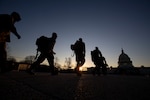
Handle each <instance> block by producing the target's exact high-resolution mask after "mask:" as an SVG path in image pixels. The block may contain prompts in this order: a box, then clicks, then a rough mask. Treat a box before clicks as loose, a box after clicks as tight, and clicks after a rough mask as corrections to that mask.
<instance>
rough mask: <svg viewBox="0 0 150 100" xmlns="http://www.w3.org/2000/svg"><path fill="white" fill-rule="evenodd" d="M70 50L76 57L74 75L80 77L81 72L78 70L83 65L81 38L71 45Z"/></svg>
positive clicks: (83, 54)
mask: <svg viewBox="0 0 150 100" xmlns="http://www.w3.org/2000/svg"><path fill="white" fill-rule="evenodd" d="M71 49H72V50H73V51H74V52H75V55H76V62H77V65H76V68H75V70H76V73H77V75H79V76H80V75H81V72H80V70H79V68H80V67H81V66H83V64H84V63H85V52H86V51H85V43H84V42H83V41H82V38H79V40H77V41H76V42H75V44H72V45H71Z"/></svg>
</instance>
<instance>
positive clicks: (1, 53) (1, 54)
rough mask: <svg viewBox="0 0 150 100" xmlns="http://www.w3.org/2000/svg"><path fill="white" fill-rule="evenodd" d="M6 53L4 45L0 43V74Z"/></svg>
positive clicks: (4, 65) (4, 63)
mask: <svg viewBox="0 0 150 100" xmlns="http://www.w3.org/2000/svg"><path fill="white" fill-rule="evenodd" d="M6 60H7V52H6V43H5V42H0V72H3V71H4V70H5V67H6Z"/></svg>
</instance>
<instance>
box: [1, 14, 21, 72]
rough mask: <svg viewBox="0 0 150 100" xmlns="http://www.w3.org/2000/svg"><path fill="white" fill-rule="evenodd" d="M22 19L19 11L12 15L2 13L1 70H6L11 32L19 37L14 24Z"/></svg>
mask: <svg viewBox="0 0 150 100" xmlns="http://www.w3.org/2000/svg"><path fill="white" fill-rule="evenodd" d="M20 20H21V18H20V15H19V14H18V13H17V12H12V13H11V15H8V14H0V70H1V71H4V69H5V67H6V60H7V52H6V42H10V32H12V33H13V34H14V35H15V36H17V38H18V39H20V38H21V37H20V35H19V34H18V32H17V30H16V28H15V26H14V24H15V23H16V22H19V21H20Z"/></svg>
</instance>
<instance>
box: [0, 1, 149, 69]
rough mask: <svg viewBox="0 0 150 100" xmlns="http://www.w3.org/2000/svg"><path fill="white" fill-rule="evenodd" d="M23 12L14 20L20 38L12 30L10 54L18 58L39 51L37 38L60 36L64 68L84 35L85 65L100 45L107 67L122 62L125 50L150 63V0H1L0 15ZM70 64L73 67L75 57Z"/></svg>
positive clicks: (133, 57) (136, 60) (59, 50)
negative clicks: (67, 58)
mask: <svg viewBox="0 0 150 100" xmlns="http://www.w3.org/2000/svg"><path fill="white" fill-rule="evenodd" d="M13 11H16V12H18V13H20V15H21V18H22V20H21V21H20V22H18V23H16V24H15V26H16V28H17V31H18V33H19V34H20V35H21V37H22V38H21V39H20V40H18V39H17V38H16V37H15V36H14V35H13V34H11V43H8V46H9V55H11V56H14V57H15V58H16V59H17V60H18V61H19V60H23V59H24V58H25V57H26V56H29V55H36V48H37V47H36V45H35V41H36V39H37V38H38V37H40V36H42V35H44V36H48V37H51V34H52V32H56V33H57V34H58V38H57V41H56V45H55V47H54V51H55V52H56V55H55V57H58V59H59V61H58V63H60V64H61V65H62V66H63V65H64V62H65V58H66V57H71V55H72V54H73V52H72V51H71V49H70V45H71V44H73V43H75V41H76V40H77V39H79V38H82V39H83V41H84V42H85V45H86V62H85V64H84V66H85V67H89V66H94V64H93V62H92V61H91V55H90V52H91V51H92V50H94V49H95V47H96V46H97V47H99V49H100V51H101V52H102V54H103V56H104V57H105V58H106V61H107V63H108V65H109V66H113V67H117V66H118V57H119V55H120V54H121V48H123V49H124V52H125V53H126V54H128V56H129V57H130V58H131V60H132V61H133V65H134V66H136V67H140V66H141V65H144V66H146V67H150V0H1V1H0V13H1V14H11V12H13ZM71 58H72V64H73V65H75V57H71Z"/></svg>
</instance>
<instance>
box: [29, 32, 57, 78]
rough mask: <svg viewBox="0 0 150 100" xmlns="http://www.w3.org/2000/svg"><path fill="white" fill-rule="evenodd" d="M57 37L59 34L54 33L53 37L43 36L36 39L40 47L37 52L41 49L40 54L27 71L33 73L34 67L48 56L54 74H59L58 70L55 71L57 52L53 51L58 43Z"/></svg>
mask: <svg viewBox="0 0 150 100" xmlns="http://www.w3.org/2000/svg"><path fill="white" fill-rule="evenodd" d="M56 38H57V34H56V33H52V37H51V38H48V37H45V36H41V37H40V38H38V39H37V40H36V45H37V47H38V48H37V52H38V51H39V52H40V55H39V57H38V58H37V60H36V61H35V62H34V63H33V64H32V65H31V66H30V68H29V69H28V70H27V72H28V73H29V74H32V75H33V74H34V73H33V72H32V69H34V68H36V67H37V66H39V65H40V63H42V62H43V61H44V60H45V59H46V58H47V60H48V63H49V67H50V69H51V74H52V75H55V74H57V72H56V71H55V66H54V54H55V52H53V48H54V45H55V43H56Z"/></svg>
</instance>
